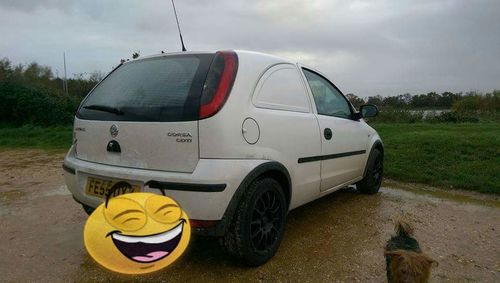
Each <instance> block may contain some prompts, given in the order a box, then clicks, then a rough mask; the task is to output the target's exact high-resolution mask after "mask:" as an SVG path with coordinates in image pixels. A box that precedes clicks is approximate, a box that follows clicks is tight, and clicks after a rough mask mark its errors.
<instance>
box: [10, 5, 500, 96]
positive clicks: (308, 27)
mask: <svg viewBox="0 0 500 283" xmlns="http://www.w3.org/2000/svg"><path fill="white" fill-rule="evenodd" d="M176 7H177V12H178V14H179V17H180V19H179V20H180V24H181V28H182V30H183V36H184V40H185V43H186V46H187V48H188V50H218V49H245V50H254V51H261V52H266V53H271V54H275V55H279V56H283V57H288V58H291V59H294V60H296V61H299V62H302V63H304V64H307V65H310V66H312V67H314V68H316V69H318V70H319V71H322V72H323V73H325V74H326V75H327V76H328V77H329V78H330V79H331V80H332V81H333V82H334V83H335V84H336V85H337V86H338V87H339V88H340V89H341V90H342V91H343V92H344V93H355V94H357V95H359V96H362V97H366V96H369V95H376V94H381V95H395V94H401V93H406V92H409V93H412V94H416V93H426V92H429V91H434V90H435V91H438V92H442V91H446V90H450V91H470V90H478V91H483V92H486V91H491V90H493V89H500V0H477V1H475V0H455V1H454V0H447V1H446V0H429V1H427V0H415V1H405V0H394V1H389V0H379V1H378V0H368V1H335V0H303V1H295V0H287V1H285V0H283V1H271V0H262V1H255V0H254V1H235V0H210V1H208V0H207V1H203V0H177V2H176ZM161 50H164V51H166V52H169V51H179V50H180V43H179V39H178V34H177V27H176V25H175V18H174V16H173V10H172V7H171V2H170V1H169V0H163V1H150V0H148V1H124V0H120V1H118V0H116V1H101V0H99V1H97V0H82V1H72V0H0V57H8V58H9V59H10V60H11V61H13V63H16V64H17V63H29V62H31V61H37V62H38V63H41V64H43V65H48V66H51V67H53V68H54V70H58V71H59V74H61V73H62V53H63V51H65V52H66V57H67V63H68V73H69V74H74V73H83V72H91V71H94V70H100V71H103V72H108V71H110V70H111V68H112V66H114V65H116V64H117V63H118V62H119V60H120V59H121V58H129V57H131V54H132V53H133V52H134V51H140V53H141V55H150V54H156V53H159V52H160V51H161Z"/></svg>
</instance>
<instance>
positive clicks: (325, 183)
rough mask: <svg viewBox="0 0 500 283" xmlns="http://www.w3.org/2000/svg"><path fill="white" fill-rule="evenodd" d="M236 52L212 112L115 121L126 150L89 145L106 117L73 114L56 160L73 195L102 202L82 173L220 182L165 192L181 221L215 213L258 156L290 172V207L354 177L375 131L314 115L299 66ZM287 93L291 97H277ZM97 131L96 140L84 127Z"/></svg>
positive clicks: (359, 123) (212, 217)
mask: <svg viewBox="0 0 500 283" xmlns="http://www.w3.org/2000/svg"><path fill="white" fill-rule="evenodd" d="M236 53H237V55H238V65H239V66H238V72H237V76H236V80H235V82H234V85H233V88H232V91H231V94H230V95H229V98H228V100H227V101H226V103H225V105H224V107H223V108H222V109H221V110H220V111H219V112H218V113H217V114H216V115H214V116H212V117H210V118H208V119H203V120H199V121H193V122H182V123H185V124H182V123H180V122H175V123H139V122H120V123H119V124H118V127H119V128H121V131H122V132H123V131H125V132H127V134H126V135H123V136H120V134H122V132H120V134H119V138H120V140H119V142H120V144H122V143H123V147H124V148H126V147H127V146H128V145H130V146H131V147H132V148H134V149H135V150H134V151H132V152H126V153H125V152H122V155H121V156H111V157H110V156H107V154H109V153H107V152H106V150H105V147H103V146H101V148H94V147H93V145H94V144H95V143H97V142H98V143H106V142H107V141H108V140H109V127H110V126H111V125H112V124H113V123H114V122H112V121H83V120H79V119H76V120H75V128H76V127H80V128H85V129H86V130H85V134H83V133H81V132H80V133H79V132H77V133H76V135H77V137H76V138H77V140H78V141H77V146H76V150H77V152H78V154H75V148H72V150H70V152H69V153H68V155H67V156H66V159H65V164H66V165H67V166H69V167H71V168H74V169H75V170H76V174H75V175H72V174H70V173H67V172H65V178H66V183H67V185H68V188H69V189H70V190H71V192H72V193H73V195H74V196H75V198H76V199H78V200H79V201H81V202H83V203H85V204H87V205H90V206H92V207H95V206H97V205H98V204H99V203H100V202H101V201H102V200H101V199H98V198H95V197H91V196H88V195H85V194H84V192H83V188H84V187H85V182H86V178H87V177H88V176H101V177H107V178H112V179H117V180H128V181H129V182H136V183H138V184H144V183H145V182H147V181H149V180H152V179H153V180H158V181H168V182H179V183H200V184H220V183H225V184H227V187H226V189H225V190H224V191H223V192H186V191H174V190H171V191H168V192H167V194H168V195H170V196H172V197H173V198H174V199H176V200H177V201H178V202H179V203H180V205H181V206H182V207H183V208H184V209H185V210H186V211H187V213H188V215H189V217H190V218H192V219H202V220H219V219H221V218H222V216H223V213H224V211H225V210H226V208H227V206H228V204H229V202H230V200H231V198H232V197H233V195H234V192H235V191H236V189H237V188H238V186H239V185H240V184H241V182H242V180H243V179H244V178H245V177H246V176H247V175H248V173H250V172H251V171H252V170H253V169H254V168H256V167H257V166H258V165H260V164H263V163H265V162H268V161H276V162H279V163H281V164H282V165H284V167H286V169H287V170H288V172H289V174H290V178H291V183H292V188H291V202H290V206H289V208H290V209H293V208H295V207H298V206H300V205H303V204H305V203H307V202H309V201H311V200H314V199H317V198H319V197H321V196H323V195H325V194H328V193H330V192H333V191H335V190H336V189H338V188H341V187H344V186H346V185H349V184H352V183H355V182H357V181H359V180H361V179H362V177H363V173H364V169H365V165H366V162H367V159H368V155H369V152H370V149H371V147H372V145H373V144H374V143H375V142H376V141H379V140H380V137H379V136H378V134H377V133H376V131H375V130H374V129H372V128H371V127H370V126H368V125H367V124H366V123H365V122H364V121H363V120H362V119H361V120H360V121H354V120H349V119H343V118H336V117H330V116H323V115H317V111H316V107H315V104H314V100H313V97H312V93H311V91H310V89H309V86H308V84H307V82H306V80H305V78H304V76H303V74H302V71H301V65H298V64H295V63H293V62H289V61H287V60H285V59H282V58H278V57H274V56H270V55H265V54H261V53H255V52H248V51H236ZM280 72H281V73H280ZM267 83H269V85H267ZM287 95H288V96H290V95H291V96H293V97H292V98H290V99H289V100H286V101H283V98H286V97H287ZM248 118H250V119H251V120H253V121H250V122H245V125H247V126H244V121H245V120H246V119H248ZM247 121H248V120H247ZM254 121H255V122H254ZM255 124H256V125H255ZM245 127H246V128H245ZM325 127H329V128H331V129H332V132H333V138H332V140H330V141H326V140H325V139H324V137H323V130H324V128H325ZM171 131H182V132H185V131H189V132H191V133H192V136H193V142H192V143H191V144H188V145H185V144H177V143H176V142H175V140H173V139H168V138H167V137H166V134H167V132H171ZM101 132H103V133H104V134H103V136H105V135H106V136H105V138H101V137H100V136H99V134H95V135H93V134H92V133H101ZM245 133H246V134H247V136H246V138H247V139H245V136H244V135H245ZM256 135H257V138H256ZM94 136H97V138H93V137H94ZM247 140H251V141H255V140H256V142H255V143H253V144H252V143H251V142H249V141H247ZM360 150H365V151H366V153H365V154H359V155H354V156H350V157H342V158H336V159H331V160H323V161H313V162H305V163H299V162H298V160H299V158H303V157H312V156H319V155H328V154H335V153H341V152H351V151H360ZM145 190H149V189H148V188H145ZM156 192H157V193H158V191H157V190H156Z"/></svg>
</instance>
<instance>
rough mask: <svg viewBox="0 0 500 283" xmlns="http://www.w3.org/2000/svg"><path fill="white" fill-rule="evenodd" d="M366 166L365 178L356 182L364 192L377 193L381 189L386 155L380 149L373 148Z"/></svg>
mask: <svg viewBox="0 0 500 283" xmlns="http://www.w3.org/2000/svg"><path fill="white" fill-rule="evenodd" d="M366 166H367V168H366V173H365V176H364V178H363V180H361V181H359V182H358V183H356V188H357V189H358V191H360V192H361V193H364V194H376V193H377V192H378V191H379V189H380V185H381V184H382V177H383V174H384V156H383V154H382V152H381V151H380V150H379V149H377V148H375V149H374V150H372V153H371V154H370V157H369V158H368V162H367V164H366Z"/></svg>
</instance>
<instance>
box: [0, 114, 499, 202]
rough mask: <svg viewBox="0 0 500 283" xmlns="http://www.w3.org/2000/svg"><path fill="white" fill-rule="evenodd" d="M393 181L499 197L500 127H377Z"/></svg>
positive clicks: (56, 136)
mask: <svg viewBox="0 0 500 283" xmlns="http://www.w3.org/2000/svg"><path fill="white" fill-rule="evenodd" d="M373 127H374V128H375V129H377V131H378V132H379V134H380V136H381V137H382V140H383V141H384V144H385V175H386V176H387V177H389V178H391V179H394V180H399V181H404V182H414V183H423V184H429V185H433V186H438V187H445V188H461V189H466V190H473V191H478V192H486V193H495V194H500V124H498V123H473V124H472V123H471V124H467V123H464V124H447V123H414V124H408V123H401V124H393V123H374V124H373ZM71 135H72V127H71V126H61V127H49V128H43V127H36V126H23V127H12V126H5V125H0V148H2V149H6V148H38V149H46V150H58V151H64V150H67V149H68V148H69V146H70V144H71Z"/></svg>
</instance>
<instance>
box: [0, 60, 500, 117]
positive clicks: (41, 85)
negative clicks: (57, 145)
mask: <svg viewBox="0 0 500 283" xmlns="http://www.w3.org/2000/svg"><path fill="white" fill-rule="evenodd" d="M102 78H103V74H102V73H100V72H92V73H88V74H87V73H84V74H73V76H72V77H71V78H69V79H68V80H67V85H68V93H67V94H66V93H65V91H63V79H62V78H60V77H59V76H55V75H54V73H53V71H52V69H51V68H50V67H47V66H42V65H39V64H37V63H35V62H33V63H30V64H27V65H23V64H18V65H14V64H12V62H10V61H9V60H8V59H7V58H4V59H0V124H9V125H24V124H33V125H40V126H52V125H68V124H71V123H72V121H73V116H74V113H75V111H76V109H77V108H78V105H79V104H80V101H81V100H82V99H83V98H84V97H85V95H86V94H87V93H88V92H89V91H90V90H91V89H92V88H93V87H94V86H95V85H96V84H97V83H98V82H99V81H100V80H101V79H102ZM346 96H347V98H348V99H349V100H350V101H351V103H352V104H353V105H354V106H355V107H356V108H358V107H359V106H361V105H363V104H375V105H377V106H379V107H380V108H381V109H382V112H384V111H385V112H390V111H394V109H396V110H398V111H399V112H398V113H399V114H398V113H396V114H394V115H392V116H389V115H388V117H401V116H402V115H401V114H400V113H401V109H403V110H408V109H452V110H454V111H460V112H468V113H475V112H478V111H479V112H488V113H495V115H496V113H498V111H499V110H500V91H498V90H495V91H493V92H491V93H486V94H481V93H478V92H468V93H465V94H462V93H452V92H443V93H441V94H439V93H436V92H429V93H427V94H418V95H411V94H409V93H405V94H401V95H395V96H385V97H383V96H381V95H376V96H370V97H368V98H360V97H358V96H356V95H354V94H352V93H350V94H347V95H346ZM388 114H389V113H388ZM496 116H498V115H496ZM391 119H392V118H390V119H389V120H391Z"/></svg>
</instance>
